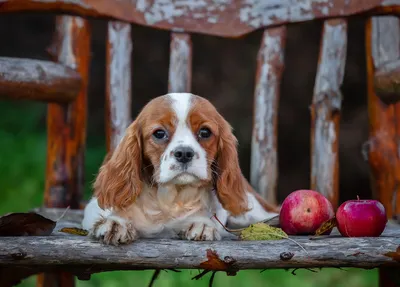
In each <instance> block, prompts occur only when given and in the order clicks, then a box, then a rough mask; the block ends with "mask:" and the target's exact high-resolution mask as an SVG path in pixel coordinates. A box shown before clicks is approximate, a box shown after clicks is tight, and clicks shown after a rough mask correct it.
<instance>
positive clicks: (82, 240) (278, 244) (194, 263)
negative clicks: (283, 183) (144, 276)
mask: <svg viewBox="0 0 400 287" xmlns="http://www.w3.org/2000/svg"><path fill="white" fill-rule="evenodd" d="M399 236H400V234H399V229H398V227H397V229H391V228H390V226H389V227H388V228H387V230H386V231H385V233H384V235H382V236H381V237H377V238H343V237H338V236H336V237H335V236H329V237H325V238H323V239H318V240H309V238H308V237H307V236H297V237H292V238H294V239H295V240H296V241H298V242H299V243H300V244H301V245H302V246H303V247H304V248H305V250H306V251H307V252H305V251H304V250H302V249H301V248H300V247H299V246H298V245H296V244H295V243H293V242H291V241H288V240H272V241H236V240H225V241H212V242H195V241H186V240H138V241H136V242H134V243H132V244H130V245H126V246H118V247H114V246H106V245H103V244H102V243H99V242H97V241H94V240H91V239H90V238H87V237H82V236H50V237H5V238H3V239H2V240H1V241H0V266H9V267H12V266H19V267H30V268H38V267H39V268H52V269H53V270H59V269H63V270H68V271H69V272H72V271H71V270H73V269H81V270H90V272H96V271H98V270H100V271H105V270H126V269H131V270H142V269H158V268H165V269H167V268H177V269H186V268H189V269H194V268H199V266H200V264H201V263H202V262H204V261H206V260H207V258H206V253H207V250H208V249H211V250H214V251H216V252H217V253H218V255H219V256H220V258H221V259H223V258H225V257H226V256H230V257H231V258H232V259H233V260H234V262H235V263H234V266H235V268H238V269H239V270H242V269H264V268H302V267H303V268H304V267H305V268H313V267H358V268H374V267H379V266H383V265H384V266H400V263H399V262H397V261H395V260H393V259H392V258H390V257H388V256H385V254H386V253H387V252H391V251H395V250H396V248H397V246H398V245H399V244H400V238H399ZM283 252H292V253H294V256H293V258H292V259H291V260H287V261H285V260H281V259H280V254H281V253H283ZM15 253H20V254H23V256H18V259H16V256H13V254H15ZM40 266H41V267H40ZM89 267H90V268H89Z"/></svg>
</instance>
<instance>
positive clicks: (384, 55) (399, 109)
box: [366, 16, 400, 287]
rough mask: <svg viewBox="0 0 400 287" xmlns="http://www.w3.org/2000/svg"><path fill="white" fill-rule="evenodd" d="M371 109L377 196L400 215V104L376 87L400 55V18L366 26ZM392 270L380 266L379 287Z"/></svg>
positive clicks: (390, 281) (373, 177) (379, 19)
mask: <svg viewBox="0 0 400 287" xmlns="http://www.w3.org/2000/svg"><path fill="white" fill-rule="evenodd" d="M366 49H367V51H366V55H367V80H368V81H367V82H368V83H367V85H368V110H369V130H370V135H369V140H368V145H367V146H368V148H369V151H368V161H369V165H370V168H371V184H372V188H373V191H374V194H375V197H376V198H377V199H379V200H380V201H381V202H382V203H383V205H384V206H385V209H386V212H387V215H388V217H389V218H393V217H395V216H399V215H400V155H399V149H400V147H399V135H400V103H397V104H390V105H387V104H385V103H384V102H382V100H381V99H380V98H379V97H378V95H377V91H376V90H375V85H374V84H375V82H376V77H375V76H376V73H375V71H378V70H379V69H382V67H384V66H386V65H388V63H390V62H393V61H397V60H399V58H400V23H399V19H398V18H397V17H391V16H385V17H373V18H371V19H370V20H369V21H368V23H367V27H366ZM390 273H391V270H389V269H386V268H385V269H380V272H379V286H380V287H391V286H394V285H393V284H394V282H393V279H392V278H391V277H390V276H389V274H390Z"/></svg>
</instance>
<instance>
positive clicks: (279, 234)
mask: <svg viewBox="0 0 400 287" xmlns="http://www.w3.org/2000/svg"><path fill="white" fill-rule="evenodd" d="M214 218H215V219H216V220H217V221H218V222H219V224H221V226H222V227H223V228H224V229H225V230H226V231H228V232H230V233H232V234H236V235H237V236H239V238H240V239H242V240H277V239H287V240H290V241H292V242H293V243H295V244H297V245H298V246H299V247H300V248H301V249H303V250H304V251H305V252H306V253H308V252H307V250H306V249H305V248H304V247H303V246H302V245H301V244H300V243H298V242H297V241H296V240H293V239H292V238H290V237H289V236H288V235H287V234H286V233H285V231H283V230H282V229H281V228H279V227H273V226H270V225H268V224H266V223H264V222H257V223H254V224H251V225H250V226H248V227H246V228H241V229H229V228H227V227H226V226H225V225H223V224H222V222H221V221H220V220H219V219H218V217H217V216H216V215H215V214H214Z"/></svg>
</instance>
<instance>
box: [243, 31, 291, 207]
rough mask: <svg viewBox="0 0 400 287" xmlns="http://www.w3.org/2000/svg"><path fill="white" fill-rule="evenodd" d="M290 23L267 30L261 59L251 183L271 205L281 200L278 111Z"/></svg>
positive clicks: (255, 104)
mask: <svg viewBox="0 0 400 287" xmlns="http://www.w3.org/2000/svg"><path fill="white" fill-rule="evenodd" d="M286 30H287V29H286V26H280V27H276V28H271V29H267V30H265V31H264V34H263V37H262V39H261V45H260V49H259V51H258V59H257V73H256V85H255V94H254V120H253V133H252V141H251V169H250V182H251V185H252V186H253V188H254V189H255V190H256V191H257V192H259V193H260V194H261V195H262V197H263V198H264V199H266V200H267V201H268V202H269V203H271V204H276V203H277V196H276V189H277V182H278V145H277V141H278V110H279V93H280V85H281V79H282V74H283V70H284V67H285V63H284V54H285V43H286Z"/></svg>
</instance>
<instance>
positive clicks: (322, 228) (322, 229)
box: [315, 217, 337, 236]
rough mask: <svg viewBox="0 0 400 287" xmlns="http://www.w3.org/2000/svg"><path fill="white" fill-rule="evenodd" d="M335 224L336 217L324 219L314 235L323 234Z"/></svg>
mask: <svg viewBox="0 0 400 287" xmlns="http://www.w3.org/2000/svg"><path fill="white" fill-rule="evenodd" d="M336 226H337V221H336V217H333V218H331V219H328V220H326V221H325V222H323V223H322V224H321V226H320V227H319V228H318V229H317V231H315V235H316V236H319V235H324V234H326V233H327V232H329V231H331V230H332V229H333V228H334V227H336Z"/></svg>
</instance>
